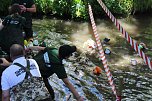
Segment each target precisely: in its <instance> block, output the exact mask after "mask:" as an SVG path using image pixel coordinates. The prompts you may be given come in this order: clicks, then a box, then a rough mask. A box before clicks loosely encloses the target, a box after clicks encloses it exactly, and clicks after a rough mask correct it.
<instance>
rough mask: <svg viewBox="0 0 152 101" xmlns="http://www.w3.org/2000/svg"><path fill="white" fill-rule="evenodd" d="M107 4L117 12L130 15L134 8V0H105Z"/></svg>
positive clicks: (111, 9) (112, 10)
mask: <svg viewBox="0 0 152 101" xmlns="http://www.w3.org/2000/svg"><path fill="white" fill-rule="evenodd" d="M104 1H105V4H106V6H107V7H108V8H109V9H110V11H111V12H113V13H115V14H121V15H128V14H130V13H131V11H132V8H133V0H104Z"/></svg>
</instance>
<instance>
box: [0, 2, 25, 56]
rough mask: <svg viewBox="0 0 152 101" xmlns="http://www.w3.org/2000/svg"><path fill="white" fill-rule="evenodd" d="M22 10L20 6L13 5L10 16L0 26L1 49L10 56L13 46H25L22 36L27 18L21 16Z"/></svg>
mask: <svg viewBox="0 0 152 101" xmlns="http://www.w3.org/2000/svg"><path fill="white" fill-rule="evenodd" d="M20 14H21V8H20V5H19V4H13V5H12V6H11V7H10V8H9V15H8V16H6V17H5V18H4V20H3V21H2V23H1V25H0V47H1V48H2V50H3V51H5V52H6V53H7V54H8V55H9V53H10V52H9V51H10V47H11V45H12V44H20V45H22V46H24V37H23V34H22V31H23V27H24V26H25V22H26V20H25V18H24V17H22V16H20Z"/></svg>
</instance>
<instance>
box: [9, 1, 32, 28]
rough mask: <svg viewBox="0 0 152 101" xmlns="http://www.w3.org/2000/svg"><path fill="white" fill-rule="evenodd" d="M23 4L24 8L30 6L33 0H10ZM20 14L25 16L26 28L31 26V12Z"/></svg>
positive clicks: (13, 2)
mask: <svg viewBox="0 0 152 101" xmlns="http://www.w3.org/2000/svg"><path fill="white" fill-rule="evenodd" d="M15 3H17V4H19V5H24V6H25V7H26V8H31V7H32V5H33V4H34V1H33V0H12V4H15ZM21 16H23V17H25V18H26V26H25V27H27V28H31V27H32V14H31V12H28V11H27V12H22V14H21Z"/></svg>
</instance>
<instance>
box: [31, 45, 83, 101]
mask: <svg viewBox="0 0 152 101" xmlns="http://www.w3.org/2000/svg"><path fill="white" fill-rule="evenodd" d="M29 49H30V50H35V51H39V53H38V54H37V55H36V56H34V60H36V62H37V63H38V65H39V68H40V72H41V75H42V77H43V79H44V82H45V85H46V87H47V88H48V90H49V92H50V94H51V95H52V98H54V91H53V89H52V87H51V86H50V84H49V81H48V78H49V77H50V76H51V75H52V74H54V73H55V74H56V75H57V76H58V78H59V79H61V80H62V81H63V82H64V83H65V85H66V86H67V87H68V88H69V89H70V90H71V92H72V93H73V95H74V96H75V98H76V99H77V101H83V100H84V99H83V97H82V96H80V95H79V93H78V92H77V91H76V89H75V88H74V86H73V85H72V84H71V83H70V81H69V80H68V77H67V74H66V71H65V68H64V65H63V63H62V60H63V59H67V58H69V57H70V56H71V55H72V53H73V52H75V51H76V46H70V45H62V46H60V47H59V49H57V48H53V47H41V46H33V47H29V48H28V50H29Z"/></svg>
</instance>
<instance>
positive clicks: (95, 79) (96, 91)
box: [33, 16, 152, 101]
mask: <svg viewBox="0 0 152 101" xmlns="http://www.w3.org/2000/svg"><path fill="white" fill-rule="evenodd" d="M119 22H120V23H121V25H122V26H123V27H124V28H125V29H126V31H127V32H128V33H129V34H130V36H132V37H133V38H134V39H136V40H137V42H139V43H140V42H144V43H145V44H146V46H147V48H148V49H147V50H146V51H145V53H146V54H147V55H148V56H150V57H152V37H151V36H152V17H151V16H140V17H139V16H138V17H128V18H125V19H119ZM33 23H34V25H33V27H34V31H35V32H37V35H38V36H37V37H36V38H37V39H39V43H42V42H43V41H45V42H46V43H47V45H48V46H55V47H57V48H58V47H59V46H60V45H62V44H70V45H76V46H77V48H78V53H75V54H74V56H72V57H71V58H69V59H68V60H65V62H64V63H65V67H66V71H67V73H68V76H69V79H70V81H71V82H72V83H73V84H74V86H75V87H76V89H77V90H78V91H79V93H80V94H81V95H83V96H84V98H85V99H86V100H89V101H92V100H94V101H102V100H106V101H114V100H115V96H114V95H113V92H112V90H111V88H110V86H109V83H108V81H107V77H106V74H105V72H104V69H103V66H102V62H101V61H100V60H99V59H98V54H97V51H95V50H92V49H90V48H88V47H87V45H86V44H85V43H86V42H88V40H89V39H92V40H94V37H93V32H92V29H91V25H90V24H89V23H88V22H74V21H63V20H57V19H43V20H38V19H37V20H34V22H33ZM96 24H97V31H98V34H99V36H100V38H101V42H102V41H103V39H104V38H109V39H110V42H109V43H108V44H103V49H106V48H108V49H110V50H111V54H110V55H106V58H107V61H108V66H109V68H110V70H111V73H112V75H113V79H114V83H115V84H116V87H117V91H118V94H119V95H121V96H122V100H123V101H151V100H152V92H151V91H152V85H151V84H152V73H151V70H150V69H149V67H148V66H147V65H146V64H145V63H144V61H143V60H142V59H141V58H140V57H139V55H138V54H137V53H136V52H135V51H134V50H133V49H132V48H131V47H130V45H129V44H128V42H126V40H125V39H124V38H123V37H122V34H121V33H119V32H118V31H117V29H116V27H115V26H114V24H113V23H112V22H111V21H110V20H109V19H102V20H101V19H97V20H96ZM131 59H135V60H136V61H137V65H135V66H134V65H131ZM95 66H99V67H101V68H102V70H103V71H102V73H101V75H99V76H97V75H94V74H93V73H92V70H93V69H94V67H95ZM50 83H51V85H52V86H53V88H54V89H55V91H56V100H58V101H62V100H63V101H64V100H66V98H67V97H69V96H70V98H69V100H71V101H73V96H72V94H71V92H70V91H69V90H68V89H67V88H66V87H65V85H64V84H63V82H62V81H60V80H58V79H57V77H56V75H53V76H51V77H50Z"/></svg>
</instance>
